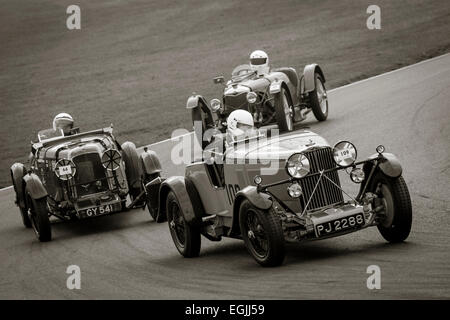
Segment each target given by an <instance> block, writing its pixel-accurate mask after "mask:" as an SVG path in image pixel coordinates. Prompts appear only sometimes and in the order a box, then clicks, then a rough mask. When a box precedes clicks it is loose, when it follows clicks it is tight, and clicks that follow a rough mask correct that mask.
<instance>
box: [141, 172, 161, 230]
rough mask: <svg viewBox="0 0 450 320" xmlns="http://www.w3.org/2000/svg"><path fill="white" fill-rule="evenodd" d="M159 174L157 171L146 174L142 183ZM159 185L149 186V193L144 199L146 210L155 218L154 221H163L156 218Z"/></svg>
mask: <svg viewBox="0 0 450 320" xmlns="http://www.w3.org/2000/svg"><path fill="white" fill-rule="evenodd" d="M160 176H161V174H160V173H159V172H158V173H154V174H146V175H145V176H144V185H145V184H147V183H149V182H150V181H152V180H153V179H156V178H157V177H160ZM159 186H160V185H153V186H151V187H150V189H149V190H148V192H149V195H148V196H147V199H146V201H147V210H148V212H149V213H150V216H151V217H152V218H153V220H155V221H156V222H163V221H159V220H160V219H158V202H159V201H158V197H159V192H158V191H159ZM152 204H153V206H152ZM155 204H156V205H155Z"/></svg>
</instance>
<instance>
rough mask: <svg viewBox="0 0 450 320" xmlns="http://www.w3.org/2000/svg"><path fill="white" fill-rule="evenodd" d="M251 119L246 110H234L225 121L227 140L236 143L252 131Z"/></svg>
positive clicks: (252, 123)
mask: <svg viewBox="0 0 450 320" xmlns="http://www.w3.org/2000/svg"><path fill="white" fill-rule="evenodd" d="M254 125H255V124H254V122H253V117H252V115H251V113H250V112H248V111H246V110H235V111H233V112H231V113H230V115H229V116H228V119H227V140H228V141H236V140H237V139H238V138H239V137H245V136H246V134H247V133H248V132H249V131H252V130H253V129H254Z"/></svg>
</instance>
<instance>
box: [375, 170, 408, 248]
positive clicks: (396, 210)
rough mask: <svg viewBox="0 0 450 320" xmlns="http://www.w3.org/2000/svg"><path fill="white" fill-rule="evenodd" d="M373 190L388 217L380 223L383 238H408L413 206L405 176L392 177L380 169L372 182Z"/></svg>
mask: <svg viewBox="0 0 450 320" xmlns="http://www.w3.org/2000/svg"><path fill="white" fill-rule="evenodd" d="M371 190H372V192H374V193H376V194H377V195H378V197H379V198H380V200H381V203H382V204H383V205H384V206H385V208H386V209H385V214H386V217H385V218H384V219H383V220H381V221H380V222H379V224H378V230H379V231H380V233H381V235H382V236H383V238H384V239H385V240H386V241H388V242H391V243H397V242H402V241H404V240H406V238H408V236H409V233H410V231H411V225H412V206H411V198H410V195H409V191H408V187H407V185H406V183H405V180H404V179H403V177H401V176H400V177H398V178H390V177H388V176H386V175H384V174H383V173H382V172H381V171H378V172H377V173H376V174H375V176H374V177H373V180H372V182H371Z"/></svg>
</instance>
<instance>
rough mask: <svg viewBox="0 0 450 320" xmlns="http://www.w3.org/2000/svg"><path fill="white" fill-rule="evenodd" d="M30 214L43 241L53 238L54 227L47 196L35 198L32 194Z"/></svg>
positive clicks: (38, 236) (37, 233) (36, 232)
mask: <svg viewBox="0 0 450 320" xmlns="http://www.w3.org/2000/svg"><path fill="white" fill-rule="evenodd" d="M29 199H30V201H29V202H30V206H29V212H28V216H29V218H30V221H31V225H32V226H33V229H34V233H35V234H36V237H37V238H38V239H39V241H41V242H46V241H50V240H52V228H51V225H50V218H49V216H48V210H47V198H46V197H44V198H40V199H33V198H32V197H31V196H30V197H29Z"/></svg>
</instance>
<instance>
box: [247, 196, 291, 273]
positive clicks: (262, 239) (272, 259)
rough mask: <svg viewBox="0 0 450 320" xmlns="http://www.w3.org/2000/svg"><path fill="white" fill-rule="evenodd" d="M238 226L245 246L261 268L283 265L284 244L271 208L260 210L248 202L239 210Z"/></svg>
mask: <svg viewBox="0 0 450 320" xmlns="http://www.w3.org/2000/svg"><path fill="white" fill-rule="evenodd" d="M239 226H240V229H241V235H242V238H243V239H244V242H245V246H246V247H247V250H248V252H249V253H250V254H251V255H252V256H253V258H254V259H255V260H256V262H258V263H259V264H260V265H262V266H263V267H276V266H279V265H281V264H282V263H283V260H284V256H285V242H284V236H283V229H282V227H281V222H280V220H279V218H278V217H277V216H276V215H275V214H274V212H273V210H272V208H270V209H268V210H261V209H258V208H256V207H255V206H253V205H252V204H251V203H250V202H249V201H248V200H244V201H242V204H241V206H240V208H239Z"/></svg>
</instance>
